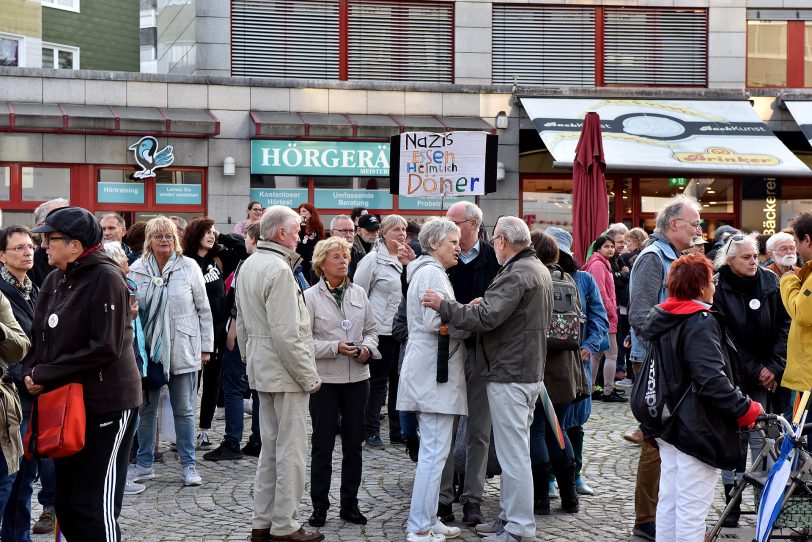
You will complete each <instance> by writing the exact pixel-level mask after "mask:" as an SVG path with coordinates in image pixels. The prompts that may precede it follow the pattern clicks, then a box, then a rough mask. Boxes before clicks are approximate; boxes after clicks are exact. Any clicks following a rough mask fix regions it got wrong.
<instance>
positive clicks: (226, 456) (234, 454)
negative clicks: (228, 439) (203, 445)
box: [203, 442, 242, 461]
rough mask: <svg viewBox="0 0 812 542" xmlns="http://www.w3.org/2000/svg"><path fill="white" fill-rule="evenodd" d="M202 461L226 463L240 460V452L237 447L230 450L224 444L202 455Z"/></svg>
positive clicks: (229, 447)
mask: <svg viewBox="0 0 812 542" xmlns="http://www.w3.org/2000/svg"><path fill="white" fill-rule="evenodd" d="M203 459H205V460H207V461H227V460H233V459H242V452H241V451H240V448H239V447H234V448H232V447H231V446H228V445H227V444H226V443H225V442H223V443H222V444H220V446H218V447H217V448H215V449H214V450H212V451H210V452H206V453H205V454H203Z"/></svg>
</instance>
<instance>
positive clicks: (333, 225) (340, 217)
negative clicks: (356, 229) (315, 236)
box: [330, 215, 352, 230]
mask: <svg viewBox="0 0 812 542" xmlns="http://www.w3.org/2000/svg"><path fill="white" fill-rule="evenodd" d="M339 220H349V221H350V222H352V218H351V217H349V216H347V215H336V216H334V217H333V219H332V220H331V221H330V229H331V230H334V229H336V224H337V223H338V221H339Z"/></svg>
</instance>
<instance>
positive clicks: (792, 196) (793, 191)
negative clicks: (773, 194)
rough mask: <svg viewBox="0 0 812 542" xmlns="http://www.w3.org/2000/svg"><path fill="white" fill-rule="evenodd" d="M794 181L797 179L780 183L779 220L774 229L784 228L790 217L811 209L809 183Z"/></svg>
mask: <svg viewBox="0 0 812 542" xmlns="http://www.w3.org/2000/svg"><path fill="white" fill-rule="evenodd" d="M790 183H792V184H790ZM795 183H797V181H784V182H783V183H781V186H780V194H781V199H780V204H781V206H780V221H779V223H778V224H776V231H778V230H780V229H783V228H786V227H787V226H788V225H789V221H790V219H792V218H794V217H796V216H798V214H799V213H801V212H803V211H808V210H810V209H812V197H810V193H809V185H808V184H802V183H799V184H795Z"/></svg>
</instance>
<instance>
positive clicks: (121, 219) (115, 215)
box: [101, 213, 127, 228]
mask: <svg viewBox="0 0 812 542" xmlns="http://www.w3.org/2000/svg"><path fill="white" fill-rule="evenodd" d="M108 216H112V217H113V218H115V219H116V222H118V225H119V226H121V227H122V228H123V227H125V226H126V225H127V221H126V220H124V217H123V216H121V215H120V214H118V213H107V214H106V215H104V216H102V217H101V220H103V219H105V218H107V217H108Z"/></svg>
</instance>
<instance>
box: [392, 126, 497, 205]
mask: <svg viewBox="0 0 812 542" xmlns="http://www.w3.org/2000/svg"><path fill="white" fill-rule="evenodd" d="M486 141H487V134H486V133H485V132H450V133H445V134H434V133H429V132H407V133H404V134H402V135H401V137H400V155H399V156H400V163H399V164H398V174H399V175H398V179H399V189H400V190H399V194H400V196H401V197H404V196H406V197H449V196H466V195H467V196H471V195H482V194H484V193H485V149H486Z"/></svg>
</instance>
